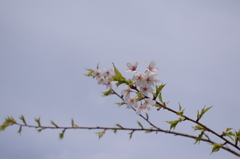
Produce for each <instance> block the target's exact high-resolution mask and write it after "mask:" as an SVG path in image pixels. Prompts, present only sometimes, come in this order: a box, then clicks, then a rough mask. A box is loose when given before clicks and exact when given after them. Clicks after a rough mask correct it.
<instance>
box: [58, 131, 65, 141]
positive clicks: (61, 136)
mask: <svg viewBox="0 0 240 159" xmlns="http://www.w3.org/2000/svg"><path fill="white" fill-rule="evenodd" d="M63 137H64V132H62V133H59V138H60V139H61V140H62V139H63Z"/></svg>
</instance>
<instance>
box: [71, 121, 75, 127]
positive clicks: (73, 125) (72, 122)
mask: <svg viewBox="0 0 240 159" xmlns="http://www.w3.org/2000/svg"><path fill="white" fill-rule="evenodd" d="M71 124H72V127H75V123H74V120H73V119H72V120H71Z"/></svg>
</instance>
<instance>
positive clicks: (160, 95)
mask: <svg viewBox="0 0 240 159" xmlns="http://www.w3.org/2000/svg"><path fill="white" fill-rule="evenodd" d="M158 99H159V101H160V102H161V103H163V100H162V93H161V92H160V93H159V95H158Z"/></svg>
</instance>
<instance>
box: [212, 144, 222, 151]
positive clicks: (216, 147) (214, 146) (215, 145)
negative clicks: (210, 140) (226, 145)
mask: <svg viewBox="0 0 240 159" xmlns="http://www.w3.org/2000/svg"><path fill="white" fill-rule="evenodd" d="M211 145H213V148H212V152H211V154H212V153H213V152H217V151H219V150H220V148H222V146H223V145H221V144H216V143H214V144H211Z"/></svg>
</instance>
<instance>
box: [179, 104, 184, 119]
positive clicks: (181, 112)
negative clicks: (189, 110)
mask: <svg viewBox="0 0 240 159" xmlns="http://www.w3.org/2000/svg"><path fill="white" fill-rule="evenodd" d="M178 105H179V112H177V115H179V116H181V117H184V115H183V114H184V110H185V109H182V106H181V105H180V103H178Z"/></svg>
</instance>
